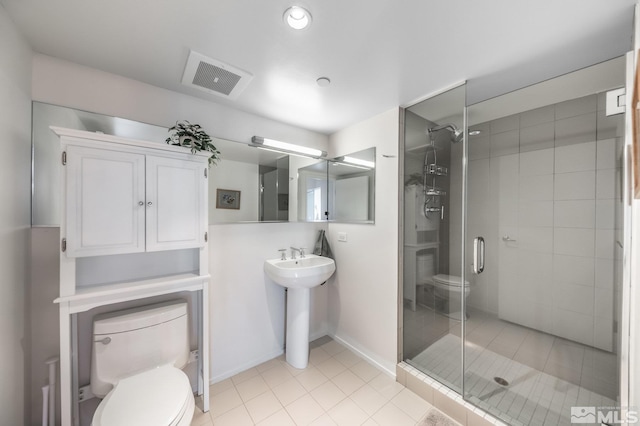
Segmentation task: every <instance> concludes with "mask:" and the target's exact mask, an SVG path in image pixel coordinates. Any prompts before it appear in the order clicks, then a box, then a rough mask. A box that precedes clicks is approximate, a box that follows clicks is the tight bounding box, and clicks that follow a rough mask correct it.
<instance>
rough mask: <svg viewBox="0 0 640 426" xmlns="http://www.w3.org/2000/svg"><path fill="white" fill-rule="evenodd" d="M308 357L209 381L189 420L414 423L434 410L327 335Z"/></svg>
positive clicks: (351, 425)
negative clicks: (297, 363) (203, 405)
mask: <svg viewBox="0 0 640 426" xmlns="http://www.w3.org/2000/svg"><path fill="white" fill-rule="evenodd" d="M309 361H310V362H309V366H308V367H307V368H306V369H304V370H298V369H295V368H293V367H291V366H289V364H287V363H286V362H285V360H284V356H280V357H278V358H275V359H272V360H271V361H267V362H265V363H264V364H261V365H258V366H257V367H254V368H251V369H249V370H247V371H244V372H242V373H240V374H237V375H235V376H233V377H231V378H229V379H226V380H224V381H222V382H219V383H216V384H214V385H212V386H211V388H210V392H211V395H210V397H211V401H210V403H211V405H210V411H209V413H203V412H202V411H201V410H200V409H199V408H197V407H196V411H195V414H194V418H193V421H192V423H191V425H192V426H212V425H215V426H225V425H230V426H243V425H259V426H269V425H273V426H289V425H291V426H302V425H313V426H321V425H339V426H341V425H344V426H355V425H365V426H374V425H380V426H402V425H412V426H413V425H420V424H421V422H422V421H423V419H424V418H425V416H426V415H427V413H428V412H429V413H433V410H435V409H434V408H433V407H432V406H431V405H430V404H428V403H427V402H426V401H424V400H423V399H422V398H420V397H419V396H417V395H416V394H414V393H413V392H411V391H410V390H409V389H407V388H405V387H404V386H402V385H400V384H399V383H397V382H396V381H395V380H394V379H393V378H391V377H389V376H388V375H386V374H385V373H382V372H381V371H380V370H378V369H377V368H376V367H374V366H372V365H371V364H369V363H368V362H367V361H365V360H363V359H362V358H360V357H359V356H358V355H356V354H355V353H353V352H351V351H350V350H348V349H347V348H345V347H344V346H342V345H340V344H339V343H338V342H336V341H334V340H332V339H330V338H327V337H325V338H322V339H319V340H317V341H315V342H313V343H312V345H311V353H310V359H309ZM445 417H446V416H445ZM449 420H450V419H449ZM451 422H453V420H451ZM453 423H455V422H453Z"/></svg>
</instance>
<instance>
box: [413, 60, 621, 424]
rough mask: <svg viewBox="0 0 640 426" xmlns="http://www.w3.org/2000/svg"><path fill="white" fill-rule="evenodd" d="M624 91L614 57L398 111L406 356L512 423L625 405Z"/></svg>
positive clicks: (565, 418) (558, 419) (554, 420)
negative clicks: (494, 92) (401, 117)
mask: <svg viewBox="0 0 640 426" xmlns="http://www.w3.org/2000/svg"><path fill="white" fill-rule="evenodd" d="M624 85H625V61H624V58H619V59H614V60H611V61H608V62H604V63H601V64H598V65H595V66H593V67H590V68H587V69H583V70H579V71H576V72H574V73H571V74H567V75H564V76H561V77H558V78H555V79H552V80H549V81H545V82H542V83H539V84H536V85H533V86H530V87H527V88H524V89H521V90H518V91H516V92H512V93H508V94H506V95H502V96H500V97H497V98H493V99H489V100H487V101H483V102H481V103H478V104H475V105H471V106H467V105H466V101H465V90H466V87H465V86H464V85H462V86H459V87H457V88H454V89H452V90H449V91H446V92H444V93H442V94H440V95H438V96H435V97H432V98H429V99H427V100H425V101H423V102H421V103H419V104H416V105H414V106H412V107H410V108H407V109H406V111H405V142H404V222H403V229H404V230H403V234H404V235H403V298H404V308H403V327H402V328H403V338H402V349H403V354H402V359H403V360H404V361H405V362H407V363H408V364H410V365H411V366H413V367H414V368H417V369H418V370H420V371H422V372H423V373H425V374H426V375H428V376H430V377H432V378H433V379H435V380H437V381H438V382H440V383H442V384H444V385H445V386H447V387H449V388H451V389H453V390H454V391H456V392H458V393H460V394H461V395H462V396H463V397H464V399H465V400H466V401H468V402H470V403H471V404H473V405H476V406H478V407H480V408H482V409H483V410H485V411H487V412H489V413H490V414H492V415H494V416H495V417H497V418H499V419H501V420H503V421H505V422H507V423H509V424H515V425H519V424H522V425H558V424H570V423H571V412H572V410H571V409H572V407H580V406H583V407H584V406H597V407H619V406H620V405H621V395H620V389H621V383H620V377H621V374H620V365H621V358H620V357H621V333H620V324H621V321H622V318H621V315H622V314H621V312H622V255H623V245H624V242H623V240H624V229H623V202H622V189H621V182H622V177H621V176H622V173H623V169H622V166H623V162H622V157H623V145H624V114H620V113H614V112H613V111H607V108H606V106H607V105H606V104H607V92H609V91H610V90H612V89H618V88H620V87H623V86H624ZM463 130H464V133H463ZM463 135H464V136H463Z"/></svg>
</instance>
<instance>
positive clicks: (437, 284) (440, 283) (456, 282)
mask: <svg viewBox="0 0 640 426" xmlns="http://www.w3.org/2000/svg"><path fill="white" fill-rule="evenodd" d="M431 284H433V287H434V291H435V293H436V295H438V296H440V297H442V298H443V299H446V300H448V301H449V303H448V305H449V310H448V312H444V314H445V315H447V316H449V318H452V319H456V320H461V319H462V312H461V309H460V307H461V306H460V305H461V300H460V298H461V297H462V289H463V286H462V279H461V278H460V277H457V276H455V275H445V274H437V275H434V276H432V277H431ZM470 291H471V285H470V284H469V281H467V280H465V281H464V297H465V298H466V297H467V296H468V295H469V292H470Z"/></svg>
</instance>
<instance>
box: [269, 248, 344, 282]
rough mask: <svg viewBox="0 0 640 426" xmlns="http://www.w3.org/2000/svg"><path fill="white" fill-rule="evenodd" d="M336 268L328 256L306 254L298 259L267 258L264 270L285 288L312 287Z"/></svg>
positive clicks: (322, 280) (323, 280) (325, 278)
mask: <svg viewBox="0 0 640 426" xmlns="http://www.w3.org/2000/svg"><path fill="white" fill-rule="evenodd" d="M335 270H336V263H335V262H334V261H333V259H330V258H328V257H322V256H316V255H315V254H308V255H306V256H305V257H303V258H299V259H287V260H281V259H269V260H267V261H265V263H264V271H265V272H266V273H267V275H268V276H269V278H271V279H272V280H273V281H275V282H276V283H277V284H280V285H281V286H283V287H287V288H312V287H315V286H318V285H320V284H322V283H323V282H325V281H326V280H327V279H328V278H329V277H330V276H331V275H333V273H334V272H335Z"/></svg>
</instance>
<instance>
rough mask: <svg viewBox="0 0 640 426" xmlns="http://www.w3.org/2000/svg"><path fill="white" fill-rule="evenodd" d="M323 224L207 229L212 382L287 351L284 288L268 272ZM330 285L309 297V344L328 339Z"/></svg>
mask: <svg viewBox="0 0 640 426" xmlns="http://www.w3.org/2000/svg"><path fill="white" fill-rule="evenodd" d="M324 227H326V224H324V223H253V224H220V225H212V226H210V227H209V235H210V238H211V240H210V244H209V250H210V251H209V253H210V263H209V272H210V273H211V276H212V278H211V287H210V292H209V294H210V309H211V311H210V312H211V347H212V349H211V381H212V382H214V383H215V382H218V381H220V380H223V379H225V378H227V377H230V376H232V375H234V374H236V373H239V372H241V371H244V370H246V369H247V368H250V367H254V366H255V365H258V364H260V363H262V362H264V361H267V360H269V359H272V358H274V357H276V356H278V355H280V354H281V353H282V352H283V343H284V318H285V317H284V306H285V305H284V297H285V294H284V293H285V292H284V288H283V287H280V286H279V285H277V284H276V283H274V282H273V281H271V280H270V279H269V278H268V277H267V276H266V275H265V273H264V270H263V264H264V261H265V259H272V258H278V257H279V252H278V249H282V248H286V249H287V257H288V256H289V247H291V246H293V247H306V248H307V249H308V250H307V252H308V253H311V252H312V251H313V246H314V243H315V240H316V237H317V234H318V231H319V230H320V229H322V228H324ZM328 287H329V285H328V284H325V285H324V286H320V287H316V288H314V289H313V290H312V293H311V304H312V307H311V321H310V322H311V330H310V339H311V340H314V339H315V338H318V337H322V336H324V335H325V334H327V323H326V321H327V320H326V318H327V315H326V313H327V293H328V291H329V289H328Z"/></svg>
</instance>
